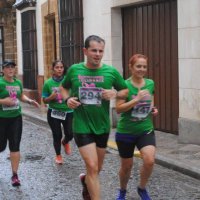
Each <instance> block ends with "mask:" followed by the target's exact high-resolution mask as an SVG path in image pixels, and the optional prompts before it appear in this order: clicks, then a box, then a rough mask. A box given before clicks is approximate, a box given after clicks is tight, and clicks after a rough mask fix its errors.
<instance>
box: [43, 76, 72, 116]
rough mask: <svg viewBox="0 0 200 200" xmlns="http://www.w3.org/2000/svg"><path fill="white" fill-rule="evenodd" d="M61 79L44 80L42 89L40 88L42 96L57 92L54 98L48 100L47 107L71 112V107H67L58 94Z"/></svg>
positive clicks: (45, 96)
mask: <svg viewBox="0 0 200 200" xmlns="http://www.w3.org/2000/svg"><path fill="white" fill-rule="evenodd" d="M61 83H62V81H59V82H58V81H55V80H53V79H52V78H49V79H48V80H46V81H45V83H44V86H43V89H42V97H43V98H47V97H49V96H50V95H51V94H52V93H53V92H56V93H57V98H56V100H53V101H50V102H49V108H50V109H55V110H59V111H65V112H73V110H72V109H70V108H68V106H67V105H66V103H65V102H64V101H63V99H62V96H61V94H60V89H59V87H60V85H61Z"/></svg>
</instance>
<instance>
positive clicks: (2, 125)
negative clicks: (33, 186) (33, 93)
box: [0, 60, 39, 186]
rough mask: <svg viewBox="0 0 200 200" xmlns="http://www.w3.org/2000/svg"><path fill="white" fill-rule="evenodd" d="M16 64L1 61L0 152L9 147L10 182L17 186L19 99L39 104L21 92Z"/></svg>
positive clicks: (19, 131)
mask: <svg viewBox="0 0 200 200" xmlns="http://www.w3.org/2000/svg"><path fill="white" fill-rule="evenodd" d="M15 66H16V64H15V63H14V62H13V61H12V60H5V61H4V63H3V67H2V68H3V76H2V77H1V78H0V152H3V151H4V150H5V149H6V146H7V141H8V143H9V149H10V161H11V167H12V177H11V183H12V185H13V186H19V185H20V180H19V178H18V173H17V172H18V168H19V162H20V142H21V136H22V113H21V105H20V101H23V102H25V103H28V104H30V105H33V106H35V107H39V104H38V103H37V102H36V101H35V100H32V99H30V98H28V97H27V96H26V95H25V94H24V93H23V86H22V83H21V81H20V80H18V79H17V78H15Z"/></svg>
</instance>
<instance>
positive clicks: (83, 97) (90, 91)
mask: <svg viewBox="0 0 200 200" xmlns="http://www.w3.org/2000/svg"><path fill="white" fill-rule="evenodd" d="M101 95H102V88H96V87H80V88H79V100H80V102H81V103H82V104H86V105H100V104H101Z"/></svg>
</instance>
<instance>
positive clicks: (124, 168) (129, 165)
mask: <svg viewBox="0 0 200 200" xmlns="http://www.w3.org/2000/svg"><path fill="white" fill-rule="evenodd" d="M132 167H133V163H126V164H125V165H123V164H122V165H121V169H122V170H123V171H131V169H132Z"/></svg>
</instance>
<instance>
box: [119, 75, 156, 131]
mask: <svg viewBox="0 0 200 200" xmlns="http://www.w3.org/2000/svg"><path fill="white" fill-rule="evenodd" d="M126 84H127V87H128V89H129V94H128V98H127V101H130V100H132V99H134V98H135V97H136V96H137V93H138V88H136V87H134V86H133V84H132V83H131V78H129V79H127V80H126ZM145 89H146V90H148V91H149V95H148V96H146V97H145V98H144V99H142V100H140V101H139V102H138V103H137V105H136V106H134V107H133V108H132V109H130V110H129V111H127V112H124V113H122V114H121V116H120V119H119V122H118V124H117V132H118V133H124V134H134V135H139V134H142V133H143V132H146V131H150V130H153V129H154V128H153V122H152V119H151V109H152V107H151V105H152V104H151V103H152V95H153V93H154V82H153V80H151V79H145V85H144V87H142V88H141V90H145Z"/></svg>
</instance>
